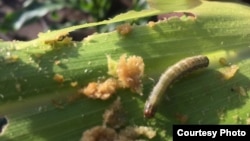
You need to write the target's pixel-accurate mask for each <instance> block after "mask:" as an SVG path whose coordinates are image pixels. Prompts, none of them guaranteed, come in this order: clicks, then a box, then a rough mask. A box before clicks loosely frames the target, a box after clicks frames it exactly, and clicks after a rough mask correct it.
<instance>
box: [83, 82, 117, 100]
mask: <svg viewBox="0 0 250 141" xmlns="http://www.w3.org/2000/svg"><path fill="white" fill-rule="evenodd" d="M117 87H118V83H117V81H116V80H115V79H112V78H109V79H107V80H106V81H104V82H100V83H99V82H91V83H89V84H88V86H87V87H85V88H84V89H82V90H80V93H83V94H84V95H86V96H88V97H90V98H94V99H102V100H105V99H108V98H109V97H110V96H111V95H112V94H113V93H115V91H116V89H117Z"/></svg>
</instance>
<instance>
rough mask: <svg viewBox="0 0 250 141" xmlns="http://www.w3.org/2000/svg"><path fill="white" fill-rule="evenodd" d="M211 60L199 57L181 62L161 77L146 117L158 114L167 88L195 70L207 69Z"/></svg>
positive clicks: (153, 92) (146, 104)
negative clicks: (158, 107)
mask: <svg viewBox="0 0 250 141" xmlns="http://www.w3.org/2000/svg"><path fill="white" fill-rule="evenodd" d="M208 64H209V60H208V57H207V56H203V55H198V56H193V57H188V58H185V59H183V60H180V61H179V62H177V63H176V64H174V65H173V66H171V67H169V68H168V69H167V70H166V71H165V72H164V73H163V74H162V75H161V77H160V79H159V81H158V83H157V84H156V85H155V87H154V88H153V90H152V92H151V93H150V95H149V97H148V99H147V101H146V103H145V107H144V117H146V118H151V117H153V116H154V114H155V112H156V106H157V104H158V103H159V101H160V99H161V98H162V95H163V94H164V92H165V91H166V90H167V88H168V87H169V86H170V85H171V84H172V83H173V82H174V81H175V80H177V79H179V78H180V77H182V76H183V75H185V74H187V73H189V72H192V71H194V70H197V69H200V68H204V67H207V66H208Z"/></svg>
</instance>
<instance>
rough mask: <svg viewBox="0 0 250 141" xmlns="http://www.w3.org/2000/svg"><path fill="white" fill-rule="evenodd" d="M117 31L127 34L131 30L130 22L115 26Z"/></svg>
mask: <svg viewBox="0 0 250 141" xmlns="http://www.w3.org/2000/svg"><path fill="white" fill-rule="evenodd" d="M116 30H117V32H118V33H119V35H122V36H127V35H129V34H130V33H131V32H132V30H133V29H132V26H131V25H130V24H128V23H127V24H122V25H119V26H117V27H116Z"/></svg>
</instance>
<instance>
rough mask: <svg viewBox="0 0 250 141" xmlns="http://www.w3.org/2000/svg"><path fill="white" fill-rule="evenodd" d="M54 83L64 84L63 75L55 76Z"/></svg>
mask: <svg viewBox="0 0 250 141" xmlns="http://www.w3.org/2000/svg"><path fill="white" fill-rule="evenodd" d="M53 79H54V81H56V82H57V83H63V82H64V76H63V75H61V74H55V75H54V77H53Z"/></svg>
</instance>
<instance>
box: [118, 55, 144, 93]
mask: <svg viewBox="0 0 250 141" xmlns="http://www.w3.org/2000/svg"><path fill="white" fill-rule="evenodd" d="M143 74H144V62H143V59H142V58H141V57H138V56H130V57H128V58H127V56H126V55H122V56H121V57H120V60H119V62H118V64H117V76H118V80H119V82H120V84H121V86H122V87H124V88H130V89H131V90H132V91H135V92H137V93H141V77H142V76H143Z"/></svg>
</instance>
